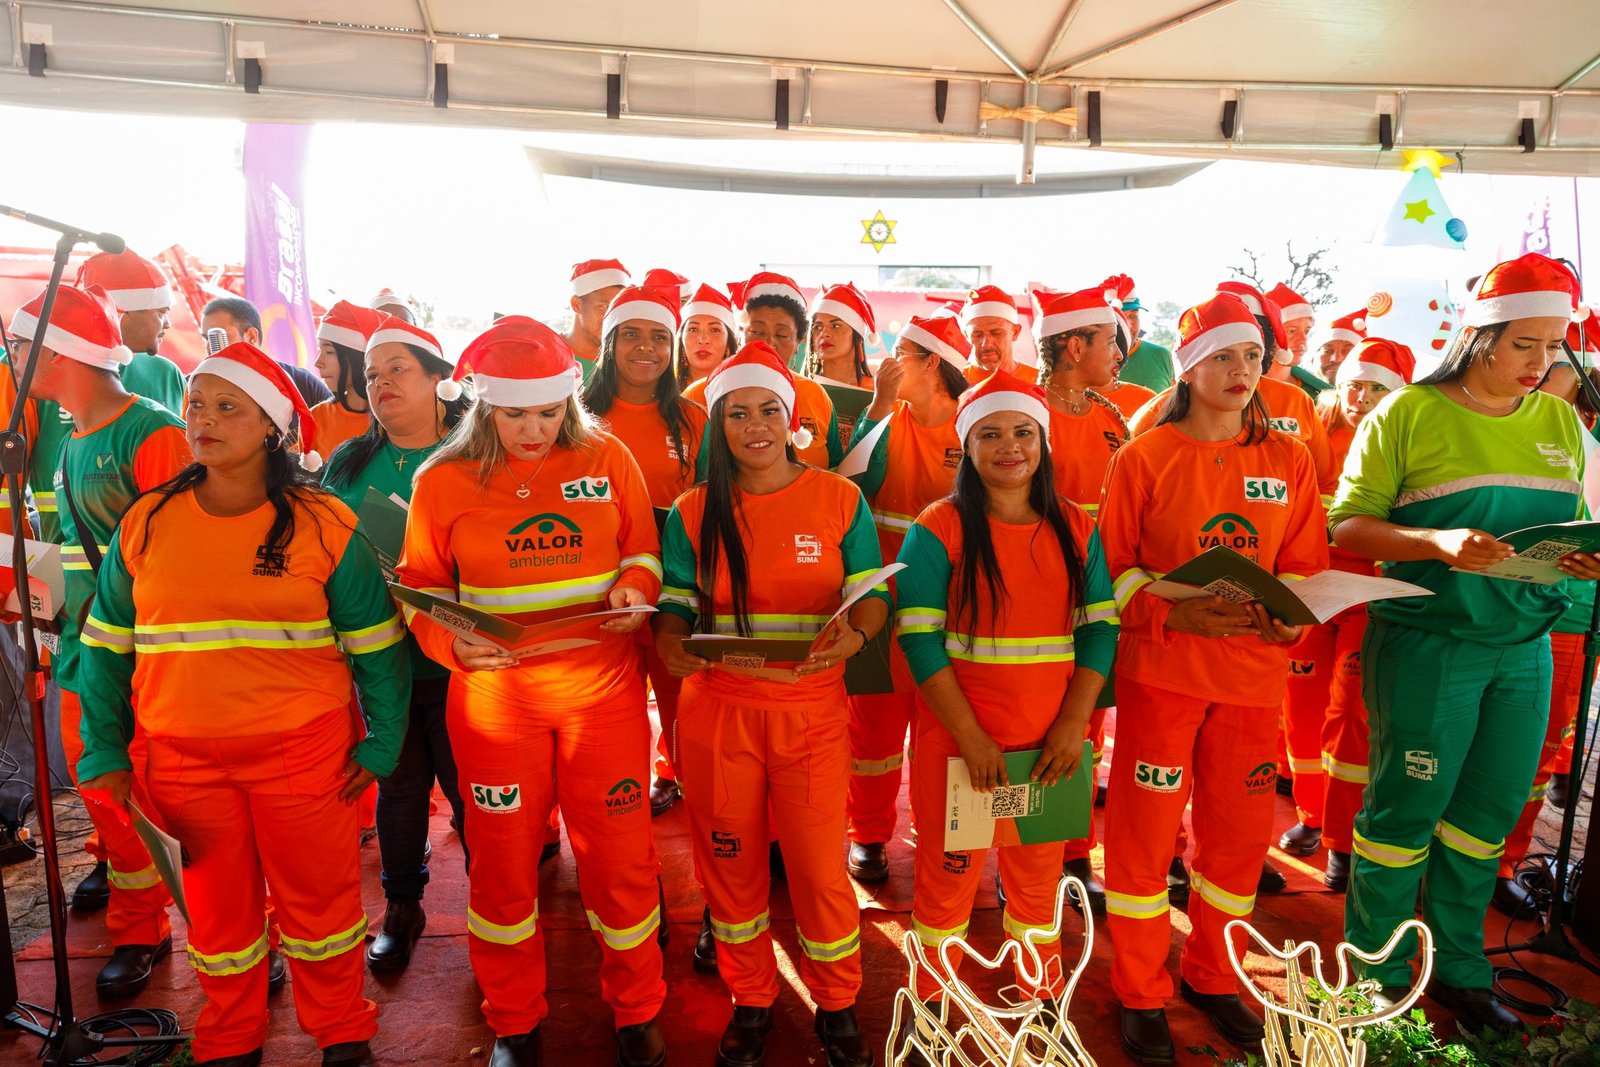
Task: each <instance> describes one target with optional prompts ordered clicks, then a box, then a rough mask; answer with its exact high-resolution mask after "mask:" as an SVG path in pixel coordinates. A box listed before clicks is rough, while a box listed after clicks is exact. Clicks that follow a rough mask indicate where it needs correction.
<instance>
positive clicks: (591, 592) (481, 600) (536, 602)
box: [461, 571, 621, 615]
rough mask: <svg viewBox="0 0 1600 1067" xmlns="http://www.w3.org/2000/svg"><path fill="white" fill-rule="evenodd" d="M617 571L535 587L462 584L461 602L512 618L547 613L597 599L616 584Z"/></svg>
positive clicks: (539, 584)
mask: <svg viewBox="0 0 1600 1067" xmlns="http://www.w3.org/2000/svg"><path fill="white" fill-rule="evenodd" d="M620 573H621V572H620V571H607V572H606V573H604V574H594V575H589V576H587V577H583V578H568V579H566V580H565V581H560V582H539V583H536V584H534V585H498V586H495V585H463V586H462V587H461V603H463V604H470V605H471V606H472V607H475V608H482V609H483V610H484V611H489V612H493V613H495V614H496V615H514V614H517V613H519V612H524V611H548V610H549V609H551V608H564V607H570V606H572V605H573V604H587V603H589V602H590V601H592V600H599V599H600V598H601V597H604V596H605V595H606V593H608V592H610V591H611V587H612V586H613V585H615V584H616V581H617V575H618V574H620Z"/></svg>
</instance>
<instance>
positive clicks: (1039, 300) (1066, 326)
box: [1033, 288, 1121, 338]
mask: <svg viewBox="0 0 1600 1067" xmlns="http://www.w3.org/2000/svg"><path fill="white" fill-rule="evenodd" d="M1033 302H1034V305H1035V306H1036V307H1037V308H1038V309H1039V314H1038V315H1037V316H1035V317H1034V320H1033V332H1034V334H1035V336H1037V337H1039V338H1045V337H1051V336H1053V335H1055V334H1058V333H1066V332H1067V331H1068V330H1077V329H1082V328H1083V327H1085V326H1099V325H1102V324H1104V325H1107V326H1115V325H1116V324H1117V319H1118V317H1119V312H1118V311H1116V310H1115V308H1114V306H1113V303H1114V302H1115V303H1121V301H1120V300H1118V298H1117V291H1116V290H1115V289H1105V288H1100V289H1079V290H1078V291H1077V292H1075V293H1056V292H1051V291H1049V290H1046V289H1036V290H1034V294H1033Z"/></svg>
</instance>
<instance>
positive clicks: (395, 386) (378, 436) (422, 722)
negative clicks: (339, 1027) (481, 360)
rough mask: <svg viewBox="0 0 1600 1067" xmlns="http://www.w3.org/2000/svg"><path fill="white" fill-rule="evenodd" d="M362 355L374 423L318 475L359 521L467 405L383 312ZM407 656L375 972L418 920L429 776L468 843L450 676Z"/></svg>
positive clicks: (402, 486)
mask: <svg viewBox="0 0 1600 1067" xmlns="http://www.w3.org/2000/svg"><path fill="white" fill-rule="evenodd" d="M335 307H338V305H335ZM352 340H353V338H352ZM364 359H365V363H364V366H363V369H362V372H361V377H362V382H363V387H364V391H363V395H364V396H365V397H366V398H367V403H368V405H369V410H370V411H371V413H372V416H373V420H374V421H373V422H372V423H371V424H370V425H369V426H368V428H367V430H366V432H364V433H362V434H361V435H360V436H358V437H354V438H351V439H350V440H349V441H347V442H345V443H344V444H342V445H340V446H339V447H338V448H336V449H335V450H334V452H333V455H332V456H330V457H329V459H328V466H327V468H326V469H325V470H324V471H323V475H322V484H323V487H324V488H325V489H328V490H330V491H331V492H332V493H333V494H334V495H335V496H337V497H338V498H339V499H340V500H342V501H344V503H345V505H346V506H347V507H349V508H350V510H351V511H354V512H356V513H357V514H358V515H359V514H361V508H362V503H363V502H364V501H365V499H366V497H367V493H368V491H369V490H370V491H374V492H376V493H377V494H378V495H379V496H382V497H386V498H391V499H392V498H398V499H400V500H402V501H409V500H410V499H411V482H412V479H413V478H414V477H416V473H417V469H418V468H419V467H421V466H422V464H423V463H424V462H426V461H427V459H428V457H429V456H431V455H433V453H434V452H435V450H437V449H438V447H439V442H441V441H442V440H444V437H445V435H446V434H448V433H449V432H450V431H451V430H452V429H454V428H455V426H456V424H457V423H459V422H460V421H461V416H462V413H463V412H464V411H465V409H466V406H467V404H468V403H469V401H468V400H466V399H464V398H461V397H457V398H455V399H453V400H448V401H446V400H441V399H440V398H439V397H438V395H437V394H436V392H435V390H436V388H437V386H438V384H439V383H440V382H441V381H443V380H444V379H445V378H448V377H449V376H450V374H451V372H452V371H453V370H454V369H455V367H454V365H452V364H451V363H450V362H449V360H447V359H446V358H445V355H444V350H443V348H441V347H440V345H439V343H438V341H437V340H436V339H435V338H434V337H433V335H432V334H430V333H428V332H427V331H425V330H423V329H422V328H420V327H417V326H413V325H411V324H410V323H407V322H404V321H402V320H400V319H393V318H388V317H387V316H384V317H383V321H382V322H381V323H378V324H375V326H374V330H373V333H372V335H371V336H370V337H369V338H367V341H366V354H365V357H364ZM330 403H331V401H330ZM312 417H313V418H315V417H316V409H315V408H313V409H312ZM390 551H391V552H393V551H395V550H394V549H393V548H391V549H390ZM406 650H407V651H408V652H409V653H410V656H411V714H410V718H409V721H408V723H407V726H406V740H405V744H404V745H403V746H402V747H401V749H400V762H399V763H398V764H397V765H396V766H395V769H394V773H393V774H391V775H389V776H387V777H385V778H380V779H378V809H377V826H378V853H379V855H380V857H381V858H382V860H383V895H384V898H385V901H386V904H385V908H384V913H383V924H382V926H381V927H379V930H378V934H377V936H376V937H375V938H374V939H373V941H372V943H371V944H370V945H368V946H367V966H369V967H371V968H372V971H373V973H374V974H385V973H392V972H395V971H403V970H405V968H406V966H407V964H409V963H410V962H411V952H412V949H413V948H414V947H415V946H416V943H417V939H418V938H419V937H421V936H422V930H423V927H424V926H425V925H426V924H427V916H426V915H425V914H424V913H423V910H422V891H423V887H424V886H426V885H427V884H428V848H427V846H428V807H429V794H431V793H432V791H433V783H434V781H435V780H437V781H438V783H439V789H440V791H441V792H442V793H443V794H444V797H445V800H446V801H448V802H449V804H450V810H451V815H452V819H451V821H452V822H453V823H454V825H455V827H456V832H457V833H458V834H459V835H460V837H461V844H462V850H463V851H465V850H466V841H467V838H466V812H465V811H464V810H463V808H462V804H461V788H460V785H459V783H458V781H457V777H456V763H455V757H454V756H453V755H452V754H451V752H450V734H449V731H448V730H447V729H446V727H445V693H446V692H447V690H448V689H449V683H450V672H449V671H448V670H447V669H445V667H443V666H442V665H440V664H438V663H435V662H434V661H433V660H431V659H429V658H428V657H427V656H426V655H424V654H423V652H422V649H421V648H420V647H419V646H418V645H417V641H416V638H414V637H412V636H411V635H410V634H407V635H406Z"/></svg>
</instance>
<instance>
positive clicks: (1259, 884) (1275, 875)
mask: <svg viewBox="0 0 1600 1067" xmlns="http://www.w3.org/2000/svg"><path fill="white" fill-rule="evenodd" d="M1288 885H1289V883H1288V882H1286V881H1284V878H1283V872H1282V871H1280V870H1278V868H1276V867H1274V866H1273V865H1272V864H1271V863H1269V862H1268V861H1266V860H1262V861H1261V877H1260V878H1257V879H1256V892H1257V893H1265V894H1268V895H1271V894H1273V893H1281V892H1283V891H1284V890H1285V889H1286V888H1288Z"/></svg>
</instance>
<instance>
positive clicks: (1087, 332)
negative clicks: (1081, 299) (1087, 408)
mask: <svg viewBox="0 0 1600 1067" xmlns="http://www.w3.org/2000/svg"><path fill="white" fill-rule="evenodd" d="M1112 332H1113V336H1114V337H1120V333H1119V332H1118V331H1117V330H1116V328H1115V327H1113V331H1112ZM1072 337H1078V338H1081V339H1082V340H1083V341H1085V342H1089V341H1092V340H1094V332H1093V328H1092V327H1087V326H1080V327H1078V328H1077V329H1075V330H1065V331H1063V332H1061V333H1052V334H1049V335H1048V336H1046V337H1044V338H1043V339H1042V340H1040V342H1039V384H1040V385H1041V386H1042V387H1048V386H1049V384H1050V380H1051V379H1052V378H1054V377H1055V376H1056V367H1057V365H1058V364H1059V363H1060V361H1061V355H1062V353H1063V352H1065V351H1066V350H1067V340H1068V338H1072ZM1116 344H1117V345H1118V348H1119V349H1120V347H1121V344H1122V342H1121V341H1120V340H1118V341H1116ZM1119 368H1120V364H1119ZM1112 381H1113V382H1115V381H1116V378H1114V377H1113V378H1112ZM1083 398H1084V399H1085V400H1087V401H1088V402H1089V403H1091V404H1099V405H1100V406H1101V407H1102V408H1104V409H1105V410H1106V411H1107V412H1109V413H1110V414H1111V415H1112V416H1113V418H1114V419H1115V420H1116V422H1117V424H1118V425H1119V426H1121V427H1122V439H1123V441H1127V440H1128V439H1129V438H1131V437H1132V436H1133V432H1132V430H1130V429H1129V428H1128V417H1127V416H1126V415H1124V414H1123V413H1122V409H1121V408H1119V407H1117V405H1115V404H1113V403H1112V402H1111V401H1110V400H1109V399H1107V398H1106V397H1104V396H1102V395H1101V394H1100V393H1098V392H1096V391H1095V390H1093V389H1085V390H1084V391H1083Z"/></svg>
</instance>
